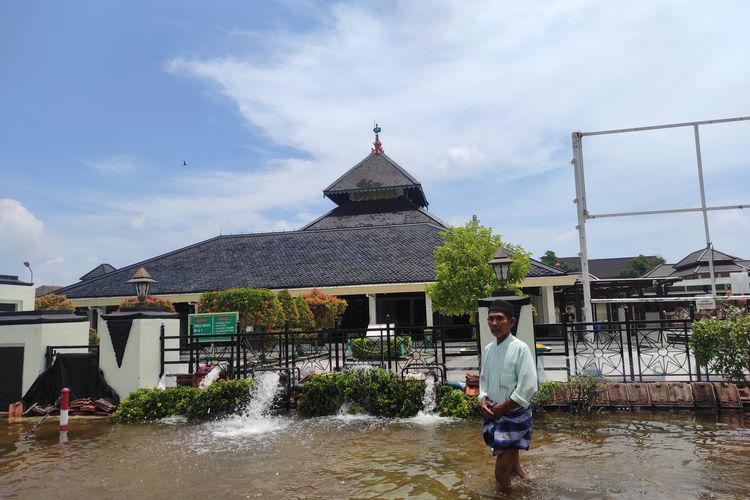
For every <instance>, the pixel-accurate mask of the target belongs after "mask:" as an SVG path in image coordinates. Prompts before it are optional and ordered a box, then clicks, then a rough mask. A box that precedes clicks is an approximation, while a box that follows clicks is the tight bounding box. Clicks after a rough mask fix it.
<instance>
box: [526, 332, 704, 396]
mask: <svg viewBox="0 0 750 500" xmlns="http://www.w3.org/2000/svg"><path fill="white" fill-rule="evenodd" d="M691 326H692V323H691V321H690V320H638V321H629V320H628V321H614V322H602V323H598V322H596V323H568V324H552V325H537V328H536V329H535V339H536V342H537V343H544V344H545V345H546V346H547V347H548V349H549V350H548V351H547V352H540V350H537V363H539V362H540V361H539V360H541V363H542V364H543V365H545V368H546V369H547V370H549V371H552V370H556V369H557V370H561V369H564V370H566V371H567V375H575V374H582V373H591V374H593V375H601V376H604V377H607V378H613V379H621V380H622V381H624V382H625V381H636V380H638V381H641V382H642V381H644V380H646V381H648V380H674V381H677V380H688V381H693V380H699V381H700V380H709V373H708V371H707V370H706V368H705V367H700V366H698V364H697V363H696V362H695V358H694V357H693V355H692V353H691V352H690V347H689V339H690V332H691ZM555 358H557V359H555ZM561 359H562V360H564V361H565V366H562V363H561V362H560V360H561ZM555 361H556V362H555ZM550 365H551V366H550ZM711 376H713V377H714V378H716V376H715V375H711Z"/></svg>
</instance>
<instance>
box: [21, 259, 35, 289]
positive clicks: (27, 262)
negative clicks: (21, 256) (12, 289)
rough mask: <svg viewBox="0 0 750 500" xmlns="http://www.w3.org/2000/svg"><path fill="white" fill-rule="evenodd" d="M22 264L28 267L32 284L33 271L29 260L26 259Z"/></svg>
mask: <svg viewBox="0 0 750 500" xmlns="http://www.w3.org/2000/svg"><path fill="white" fill-rule="evenodd" d="M23 265H24V266H26V267H28V268H29V272H30V273H31V284H32V285H33V284H34V271H32V270H31V264H29V261H26V262H24V263H23Z"/></svg>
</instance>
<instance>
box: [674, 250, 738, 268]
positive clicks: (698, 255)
mask: <svg viewBox="0 0 750 500" xmlns="http://www.w3.org/2000/svg"><path fill="white" fill-rule="evenodd" d="M713 259H714V262H734V261H735V260H739V259H738V258H737V257H732V256H731V255H728V254H725V253H724V252H719V251H718V250H714V251H713ZM708 263H709V253H708V249H707V248H701V249H700V250H696V251H695V252H692V253H689V254H688V255H687V256H686V257H685V258H683V259H682V260H681V261H679V262H678V263H677V264H675V265H674V267H675V269H683V268H685V267H690V266H694V265H700V264H704V265H708Z"/></svg>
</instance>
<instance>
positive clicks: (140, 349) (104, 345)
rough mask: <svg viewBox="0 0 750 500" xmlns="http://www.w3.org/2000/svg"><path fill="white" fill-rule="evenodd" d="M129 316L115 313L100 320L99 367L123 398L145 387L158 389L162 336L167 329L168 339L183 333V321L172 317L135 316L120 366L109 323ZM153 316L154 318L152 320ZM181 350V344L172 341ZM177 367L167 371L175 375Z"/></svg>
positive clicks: (174, 353)
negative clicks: (181, 323)
mask: <svg viewBox="0 0 750 500" xmlns="http://www.w3.org/2000/svg"><path fill="white" fill-rule="evenodd" d="M124 316H128V314H127V313H126V314H121V313H113V314H107V315H105V317H102V316H100V317H99V328H98V330H99V349H100V351H99V365H100V367H101V369H102V371H103V372H104V377H105V379H106V380H107V383H109V385H110V386H112V388H113V389H114V390H115V391H116V392H117V394H118V395H119V396H120V398H125V397H126V396H127V395H128V394H130V393H131V392H133V391H135V390H136V389H140V388H141V387H156V385H157V384H158V383H159V372H160V370H161V343H160V341H159V335H160V333H161V325H162V324H163V325H164V330H165V335H166V336H177V335H179V333H180V319H179V316H178V315H177V314H172V313H150V314H149V313H143V312H139V313H135V314H131V315H130V316H131V318H132V324H131V326H130V332H129V334H128V339H127V343H126V345H125V351H124V353H123V355H122V363H121V364H120V365H118V363H117V358H116V355H115V351H114V347H113V346H112V337H111V335H110V332H109V326H108V320H112V319H124V318H123V317H124ZM149 316H151V317H149ZM170 342H171V343H172V345H171V346H170V345H168V346H167V347H177V346H178V345H179V340H177V339H170ZM166 354H167V355H166V356H165V358H166V359H168V360H169V359H174V360H176V359H177V358H175V356H176V355H179V353H178V352H169V353H166ZM175 368H176V365H168V366H167V367H166V371H171V372H172V373H174V372H175V371H177V370H175Z"/></svg>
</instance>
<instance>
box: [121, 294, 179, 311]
mask: <svg viewBox="0 0 750 500" xmlns="http://www.w3.org/2000/svg"><path fill="white" fill-rule="evenodd" d="M132 307H145V308H146V309H149V310H151V311H166V312H175V311H174V306H173V305H172V302H171V301H170V300H168V299H160V298H158V297H154V296H153V295H149V296H148V297H146V300H145V302H144V303H143V304H141V303H140V302H138V298H136V297H133V298H131V299H128V300H126V301H124V302H122V303H121V304H120V306H119V309H118V310H120V311H122V310H123V309H129V308H132Z"/></svg>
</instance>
